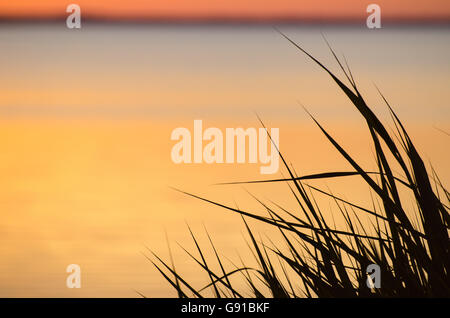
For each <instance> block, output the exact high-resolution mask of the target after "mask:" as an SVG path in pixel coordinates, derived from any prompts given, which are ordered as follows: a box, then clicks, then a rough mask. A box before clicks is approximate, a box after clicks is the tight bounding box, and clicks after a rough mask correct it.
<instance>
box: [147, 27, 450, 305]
mask: <svg viewBox="0 0 450 318" xmlns="http://www.w3.org/2000/svg"><path fill="white" fill-rule="evenodd" d="M280 34H281V35H282V36H283V37H285V38H286V39H287V40H288V41H289V42H290V43H291V44H292V45H294V46H295V47H296V48H297V49H298V50H300V51H301V52H303V53H304V54H306V56H308V57H309V58H310V59H311V60H312V61H314V62H315V63H316V64H317V65H318V66H319V67H320V68H321V69H323V70H324V71H325V72H327V73H328V75H329V76H330V77H331V78H332V80H333V81H334V82H335V83H336V84H337V85H338V86H339V88H340V90H342V91H343V92H344V93H345V95H346V96H347V97H348V99H349V100H350V101H351V103H352V104H353V105H354V107H355V108H356V110H357V111H358V112H359V113H360V115H361V116H362V118H363V119H364V120H365V123H366V124H367V129H368V131H369V133H370V136H371V140H372V142H373V145H372V146H373V149H374V153H375V157H376V164H377V171H372V172H368V171H365V170H364V169H363V168H362V167H361V166H360V165H359V164H358V163H357V162H356V160H354V159H353V157H352V156H351V155H350V154H349V153H348V152H346V151H345V149H344V148H343V147H342V146H341V145H340V144H339V143H338V142H337V141H336V140H335V139H334V138H333V137H332V136H331V135H330V134H329V133H328V132H327V131H326V130H325V128H324V127H323V126H322V125H321V124H320V123H319V122H318V121H317V120H316V119H315V118H314V117H313V116H311V115H310V116H311V118H312V120H313V121H314V122H315V124H316V125H317V126H318V128H319V129H320V131H321V132H322V133H323V134H324V135H325V136H326V138H327V139H328V140H329V142H330V143H331V144H332V145H333V146H334V148H335V149H336V151H338V152H339V154H340V155H341V156H342V157H343V158H345V160H346V161H347V162H348V163H349V164H350V165H351V166H352V167H353V171H345V172H342V171H337V172H326V173H320V174H314V175H307V176H298V175H297V174H296V173H295V171H294V169H293V168H292V167H290V166H289V165H288V164H287V162H286V160H285V158H284V157H283V155H282V154H281V153H280V158H281V160H282V162H283V164H284V167H285V169H286V171H287V173H288V175H289V177H288V178H284V179H272V180H262V181H247V182H244V183H259V182H265V183H275V182H286V183H288V185H289V187H290V190H291V193H290V195H293V196H294V198H295V200H296V202H297V204H298V207H299V209H300V211H302V214H301V215H298V213H297V214H296V213H294V212H290V211H288V210H285V209H283V208H282V207H280V206H278V205H275V207H272V206H269V205H267V204H266V203H264V202H262V201H259V200H258V202H259V203H260V204H261V205H262V207H263V208H264V209H265V211H267V216H262V215H259V214H255V213H252V212H248V211H244V210H241V209H239V208H234V207H231V206H228V205H224V204H221V203H218V202H214V201H211V200H208V199H206V198H203V197H199V196H197V195H194V194H190V193H187V192H183V191H180V192H182V193H184V194H187V195H189V196H191V197H194V198H197V199H200V200H203V201H205V202H208V203H210V204H212V205H216V206H219V207H222V208H224V209H227V210H229V211H232V212H234V213H237V214H239V215H241V216H242V220H243V222H244V224H245V227H246V229H247V232H248V236H249V239H250V242H251V243H250V244H249V247H250V248H251V250H252V252H253V254H254V256H255V258H256V261H257V264H258V265H257V266H246V265H245V262H243V264H242V266H237V265H233V268H232V269H226V267H225V265H224V260H223V257H221V256H219V252H218V251H217V249H216V248H215V246H214V244H213V241H212V239H211V237H210V236H209V234H207V235H208V238H209V242H210V247H211V248H212V251H213V252H214V254H213V255H214V259H215V260H214V261H215V262H217V264H218V268H219V270H215V269H213V268H212V267H211V266H210V264H211V260H208V262H207V257H206V253H205V249H204V247H201V246H200V244H199V242H198V240H197V238H196V236H195V235H194V234H193V233H192V231H191V230H190V229H189V231H190V233H191V235H192V238H193V242H194V244H195V247H196V250H197V252H198V256H195V255H193V253H191V252H189V251H187V250H186V249H185V251H186V252H187V253H188V255H189V256H190V257H191V258H192V259H193V260H194V261H195V262H196V263H197V264H198V265H199V267H200V269H201V271H202V272H204V274H205V275H207V277H208V278H209V281H210V282H209V283H208V284H207V285H206V286H203V287H201V288H196V287H194V286H192V285H191V284H190V283H189V282H188V280H187V278H185V277H182V275H181V274H180V273H179V272H178V271H177V270H176V268H175V266H173V260H171V262H167V261H164V260H163V259H162V258H160V257H159V256H158V255H157V254H155V253H153V252H152V257H149V260H150V261H151V262H152V263H153V264H154V266H155V267H156V269H157V270H158V271H159V272H160V273H161V275H162V276H163V277H164V278H165V279H166V280H167V282H168V283H169V284H170V285H171V286H172V287H173V288H174V289H175V290H176V292H177V293H178V296H179V297H199V298H201V297H205V296H206V297H208V295H213V296H214V297H219V298H221V297H235V298H241V297H248V295H250V297H257V298H260V297H275V298H285V297H450V254H449V246H450V241H449V224H450V216H449V202H450V194H449V192H448V191H447V190H446V188H445V186H444V185H443V183H442V182H441V180H440V179H439V178H438V176H437V175H436V173H435V171H434V169H433V168H432V167H430V168H429V169H431V170H430V171H431V173H430V172H429V171H428V170H427V168H426V165H425V164H424V161H423V159H422V158H421V156H420V155H419V153H418V151H417V149H416V148H415V146H414V144H413V141H412V140H411V138H410V136H409V135H408V133H407V131H406V129H405V127H404V126H403V124H402V122H401V121H400V119H399V118H398V117H397V115H396V114H395V112H394V111H393V109H392V107H391V106H390V105H389V103H388V101H387V100H386V98H385V97H384V96H383V95H382V94H381V92H380V95H381V97H382V99H383V100H384V102H385V103H386V105H387V108H388V109H389V113H390V115H391V118H392V121H393V123H394V126H395V130H394V132H388V130H387V129H386V128H385V126H384V125H383V123H382V122H381V121H380V120H379V118H378V117H377V116H376V115H375V114H374V113H373V111H372V110H371V109H370V108H369V106H368V105H367V104H366V101H365V100H364V98H363V96H362V95H361V94H360V92H359V91H358V87H357V85H356V82H355V80H354V78H353V75H352V73H351V71H350V68H349V67H348V65H347V63H346V62H345V61H344V62H345V63H342V62H341V61H340V59H339V58H338V57H337V56H336V54H335V52H334V51H333V49H332V48H331V47H330V46H329V45H328V46H329V48H330V51H331V53H332V54H333V56H334V58H335V60H336V61H337V63H338V65H339V67H340V69H341V70H342V71H343V73H344V75H345V78H346V80H347V81H348V83H347V84H344V82H343V81H341V80H340V79H339V78H338V77H337V76H335V75H334V74H333V73H332V72H331V71H330V70H329V69H328V68H327V67H325V66H324V65H323V64H322V63H321V62H320V61H318V60H317V59H316V58H314V57H313V56H312V55H311V54H309V53H308V52H307V51H305V50H304V49H303V48H302V47H300V46H299V45H298V44H297V43H295V42H294V41H292V40H291V39H290V38H289V37H287V36H286V35H284V34H283V33H281V32H280ZM327 44H328V42H327ZM308 114H309V113H308ZM261 124H263V123H262V122H261ZM394 167H395V168H397V167H399V170H400V172H399V173H396V174H395V175H394V172H393V171H394ZM344 176H354V177H357V178H361V180H362V181H363V182H364V183H365V184H367V185H368V186H369V187H370V189H371V192H373V194H374V196H373V208H371V209H368V208H365V207H362V206H359V205H357V204H355V203H353V202H350V201H348V200H344V199H343V198H341V197H338V196H335V195H334V194H333V193H331V191H324V190H321V189H319V188H317V187H313V186H311V185H308V184H307V183H306V182H307V181H308V180H313V179H330V178H339V177H344ZM400 188H404V189H406V192H407V193H408V194H409V196H405V195H403V193H404V192H405V191H400ZM402 190H403V189H402ZM178 191H179V190H178ZM315 193H321V194H322V195H326V196H327V197H329V198H330V199H331V200H332V201H333V202H334V203H335V205H336V210H337V211H338V213H340V214H341V215H342V217H343V218H344V220H345V223H346V227H345V228H335V227H334V226H331V225H330V222H329V221H327V220H326V219H325V218H324V215H323V213H322V212H321V209H320V207H319V206H317V204H316V201H315V199H314V194H315ZM408 198H413V200H412V202H411V199H409V200H408ZM377 203H379V204H378V206H377ZM411 203H412V204H413V205H414V214H415V215H413V216H411V215H408V213H407V211H406V209H405V205H407V204H408V205H409V204H411ZM350 212H352V213H350ZM409 214H411V213H409ZM363 217H368V218H370V219H371V220H372V222H371V228H370V229H368V228H367V227H366V228H365V227H364V226H362V221H361V219H362V218H363ZM248 219H254V220H257V221H259V222H262V223H265V224H267V225H269V226H270V227H272V228H274V229H276V230H277V231H279V233H280V234H281V237H282V238H283V244H284V245H285V247H284V248H282V247H281V246H280V244H277V245H275V244H273V243H272V244H269V245H267V244H266V243H264V242H261V241H258V240H257V239H256V238H255V234H254V232H253V231H252V230H251V228H250V226H249V225H248V223H247V221H246V220H248ZM372 233H373V234H372ZM369 264H377V265H379V266H380V270H381V288H368V286H367V273H366V268H367V266H368V265H369ZM236 276H238V277H239V278H238V279H241V280H243V281H244V282H246V283H247V285H248V286H249V288H248V290H245V291H242V288H241V289H240V288H238V287H236V284H235V283H232V279H231V277H233V279H236ZM372 287H373V286H372ZM211 292H212V294H211Z"/></svg>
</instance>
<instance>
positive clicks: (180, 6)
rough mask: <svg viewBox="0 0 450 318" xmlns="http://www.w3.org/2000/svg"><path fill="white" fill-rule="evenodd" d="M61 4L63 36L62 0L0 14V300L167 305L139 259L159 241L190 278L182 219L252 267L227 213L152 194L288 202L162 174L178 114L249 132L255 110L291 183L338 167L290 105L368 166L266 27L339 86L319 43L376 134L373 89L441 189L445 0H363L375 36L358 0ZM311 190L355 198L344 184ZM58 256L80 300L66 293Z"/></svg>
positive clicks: (313, 74) (351, 132)
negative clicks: (373, 10) (350, 81)
mask: <svg viewBox="0 0 450 318" xmlns="http://www.w3.org/2000/svg"><path fill="white" fill-rule="evenodd" d="M75 3H76V4H78V5H79V6H80V7H81V19H82V22H81V23H82V27H81V29H68V28H67V27H66V22H65V19H66V17H67V16H68V15H69V13H66V7H67V5H69V4H70V2H66V1H57V0H55V1H52V0H45V1H39V2H36V1H15V2H7V1H3V2H1V3H0V20H1V22H0V43H1V44H0V46H1V50H0V70H1V71H0V211H1V217H0V240H1V243H0V296H1V297H138V296H139V295H138V294H137V293H136V291H139V292H140V293H143V294H145V295H146V296H148V297H165V296H176V294H175V293H174V292H173V291H172V290H171V287H170V286H168V285H167V284H166V283H165V282H164V280H163V278H162V277H160V275H159V274H158V273H157V272H156V271H155V270H154V268H153V267H152V265H151V263H150V262H149V261H148V260H147V259H146V258H145V257H144V256H143V255H142V253H145V254H148V250H147V247H148V248H150V249H151V250H154V251H156V252H158V253H160V254H161V255H162V256H165V257H167V256H168V252H167V243H166V233H167V236H168V237H169V240H170V242H172V245H173V246H172V248H173V254H174V258H175V263H176V264H177V263H178V264H181V265H182V266H181V265H179V267H181V269H180V270H181V271H182V272H183V273H185V274H187V275H188V276H189V277H190V278H191V279H192V281H194V283H197V284H198V285H201V284H202V283H204V282H206V281H205V278H204V277H197V276H196V274H197V271H196V267H195V265H194V264H193V263H192V262H188V261H187V260H188V258H187V257H186V255H185V254H184V252H182V250H181V249H180V248H178V246H177V245H176V242H182V243H183V244H184V245H186V244H187V247H189V248H190V249H191V250H192V248H191V247H192V246H190V245H189V243H188V240H189V235H188V233H189V232H188V230H187V227H186V223H188V224H189V225H190V226H192V228H193V230H194V231H195V232H196V233H199V236H200V241H201V242H206V237H205V236H204V235H202V234H203V233H204V232H203V226H204V225H205V226H206V227H207V228H208V231H209V232H210V233H211V235H212V237H213V239H214V240H215V242H216V244H217V247H218V248H219V249H220V250H221V252H222V253H223V254H224V255H226V256H228V257H230V258H231V259H239V258H238V257H237V253H239V254H240V255H241V256H242V257H243V258H244V259H248V261H249V262H250V263H251V259H250V258H251V255H250V254H249V253H248V252H247V250H246V247H245V241H244V239H243V227H242V225H241V220H240V218H239V217H238V216H236V215H233V214H231V213H230V212H227V211H225V210H223V209H219V208H215V207H212V206H209V205H207V204H205V203H202V202H199V201H197V200H195V199H192V198H189V197H186V196H184V195H182V194H180V193H177V192H175V191H173V190H171V189H170V188H169V187H176V188H180V189H183V190H186V191H190V192H193V193H196V194H200V195H204V196H207V197H208V198H211V199H214V200H217V201H220V202H223V203H227V204H231V205H234V204H235V203H236V204H238V205H239V207H240V208H243V209H244V208H247V209H250V210H251V211H259V210H261V208H260V207H258V205H257V204H256V203H255V201H254V199H252V198H251V197H250V196H249V195H248V193H247V192H246V191H245V190H249V191H250V192H251V193H253V194H255V195H256V196H257V197H260V198H262V199H267V200H269V199H270V200H273V201H275V202H277V203H279V204H281V205H283V206H285V207H293V206H295V200H294V199H293V198H292V197H291V196H290V195H289V193H288V191H286V190H288V187H287V186H286V185H284V184H277V185H267V184H265V185H252V186H245V187H244V186H240V185H239V186H217V185H214V184H216V183H219V182H227V181H243V180H259V179H263V178H265V177H267V176H262V175H260V174H259V166H260V165H259V164H239V165H238V164H234V165H232V164H213V165H208V164H198V165H194V164H192V165H176V164H174V163H172V161H171V158H170V151H171V148H172V146H173V144H174V142H173V141H171V140H170V134H171V132H172V130H173V129H175V128H177V127H186V128H188V129H191V130H192V129H193V120H194V119H202V120H203V125H204V127H205V128H207V127H219V128H226V127H230V128H235V127H243V128H248V127H259V125H260V124H259V122H258V120H257V119H256V116H255V112H256V113H258V114H259V116H260V117H261V118H262V119H263V121H264V122H265V124H266V125H267V126H268V127H277V128H279V129H280V148H281V149H280V150H281V151H282V152H283V153H284V155H285V156H286V157H287V158H288V159H289V161H290V162H292V164H293V165H294V167H295V168H296V170H297V173H298V174H299V175H303V174H310V173H319V172H324V171H341V170H342V171H346V170H349V169H350V168H349V166H348V165H347V164H346V162H344V160H343V159H342V158H341V157H340V156H339V154H338V153H336V151H335V150H334V149H333V148H332V146H331V145H330V144H329V143H328V142H327V141H326V139H325V138H324V137H323V135H322V134H321V133H320V131H319V130H318V129H317V128H316V127H315V126H314V125H313V123H312V122H311V120H310V119H309V118H308V116H307V115H306V114H305V112H304V111H303V110H302V109H301V107H300V106H299V102H301V103H302V104H303V105H305V106H306V107H307V108H308V109H309V111H310V112H311V113H312V114H314V116H315V117H316V118H317V119H318V120H319V121H320V122H321V123H322V124H323V125H324V126H325V127H326V128H327V129H328V131H329V132H330V133H331V134H332V135H333V136H335V137H336V139H337V140H338V141H339V142H341V143H342V144H343V146H344V147H345V148H346V149H347V150H348V151H349V152H350V153H351V154H353V155H354V156H355V158H356V159H358V160H359V161H360V162H361V165H362V166H363V167H365V168H366V169H368V170H371V169H374V168H375V167H376V163H375V160H374V156H373V153H372V149H371V144H370V143H369V140H370V139H369V137H370V136H369V135H368V134H367V131H366V130H365V129H364V128H365V127H364V121H363V120H362V118H361V117H360V116H359V115H358V113H357V112H356V111H355V110H354V109H353V108H352V105H351V104H350V103H349V102H348V101H347V99H346V98H345V96H344V95H343V94H342V93H341V92H340V91H339V89H338V87H337V86H336V85H335V84H334V83H333V82H332V81H331V80H330V78H329V77H327V75H326V74H325V73H324V72H323V71H322V70H321V69H319V68H318V67H317V66H316V65H315V64H314V63H313V62H312V61H311V60H308V59H307V57H306V56H305V55H303V54H301V52H299V51H298V50H297V49H295V48H294V47H293V46H292V45H291V44H290V43H288V42H287V41H286V40H285V39H283V38H282V37H281V36H280V35H279V34H278V33H277V32H276V31H275V30H274V28H273V27H274V26H275V27H277V28H279V29H280V30H281V31H283V32H284V33H285V34H287V35H288V36H289V37H291V38H292V39H293V40H295V41H296V42H297V43H299V44H300V45H302V46H303V47H304V48H305V49H307V50H308V51H309V52H311V53H312V54H313V55H314V56H315V57H317V58H318V59H319V60H321V61H323V62H324V64H326V65H327V66H329V67H330V69H331V70H333V71H335V72H336V73H337V74H339V75H341V76H342V73H340V71H339V68H338V65H337V64H336V62H335V61H334V60H333V57H332V55H331V53H330V51H329V49H328V48H327V45H326V43H325V41H324V39H323V35H324V36H325V37H326V39H327V40H328V41H329V42H330V44H331V45H332V47H333V48H334V49H335V50H336V52H337V53H338V55H339V57H342V56H345V58H346V59H347V61H348V63H349V65H350V67H351V69H352V72H353V75H354V76H355V79H356V81H357V82H358V84H359V85H360V88H361V92H362V93H363V94H365V96H366V100H367V102H368V103H369V105H370V106H371V107H372V108H373V109H374V111H375V112H376V113H377V114H380V117H381V118H383V119H385V120H386V122H388V123H390V122H389V120H390V119H389V114H388V111H387V109H386V107H385V106H384V104H383V102H382V100H381V98H380V96H379V95H378V93H377V89H376V87H378V88H379V89H380V90H381V91H382V92H383V94H384V95H385V96H386V97H387V99H388V100H389V101H390V102H391V104H392V106H393V107H394V109H395V110H396V111H397V114H398V115H399V117H400V118H401V119H402V121H403V122H404V123H405V124H406V127H407V129H408V131H409V132H410V134H411V135H412V136H413V139H414V140H415V142H416V145H417V148H418V149H419V150H420V152H421V154H422V155H423V156H424V158H427V159H429V161H430V163H432V164H433V166H434V167H435V169H436V170H437V173H438V174H439V175H440V177H441V179H442V181H443V182H444V184H445V183H447V182H448V181H449V180H450V169H449V167H448V162H450V151H449V136H448V132H449V131H450V107H449V106H450V105H449V103H450V90H449V89H448V88H449V85H450V61H449V58H448V57H449V56H450V32H449V30H450V29H449V23H450V2H448V1H446V0H442V1H440V0H429V1H400V0H398V1H387V0H386V1H381V0H379V1H377V2H376V3H377V4H378V5H379V6H380V7H381V21H382V28H381V29H368V28H367V27H366V18H367V16H368V15H369V14H368V13H367V12H366V8H367V5H368V4H370V2H367V1H358V0H345V1H339V2H336V1H332V0H320V1H318V0H315V1H299V0H296V1H291V0H278V1H274V0H273V1H269V0H266V1H261V0H260V1H256V0H255V1H254V0H240V1H226V2H224V1H203V0H197V1H182V0H172V1H170V2H168V1H156V0H155V1H142V0H141V1H138V0H129V1H126V2H123V1H100V0H99V1H95V2H93V1H77V2H75ZM390 126H391V127H393V125H390ZM283 171H284V170H283V169H280V172H279V173H278V174H276V175H274V176H269V177H282V173H283ZM314 184H315V185H317V186H319V187H323V188H326V187H330V188H331V189H332V190H333V192H334V193H335V194H340V195H342V196H343V197H346V198H347V199H351V201H352V202H358V203H360V204H361V205H364V204H366V205H367V204H371V203H370V193H369V191H368V189H367V188H363V187H360V186H358V183H357V182H355V181H354V180H352V178H345V179H341V180H336V181H329V182H325V181H317V182H315V183H314ZM318 200H319V202H320V200H321V198H319V197H318ZM323 204H325V206H326V207H327V208H329V215H330V217H333V209H332V208H331V207H330V206H329V204H328V203H326V201H324V203H323ZM338 223H339V222H338ZM254 226H256V227H257V226H258V225H257V224H254ZM260 231H261V232H262V233H265V232H264V231H265V229H264V227H260ZM273 240H274V241H275V242H276V238H273ZM73 263H74V264H79V265H80V266H81V272H82V288H81V289H68V288H67V287H66V277H67V275H68V274H67V273H66V272H65V269H66V267H67V265H69V264H73ZM191 265H192V266H191Z"/></svg>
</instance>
